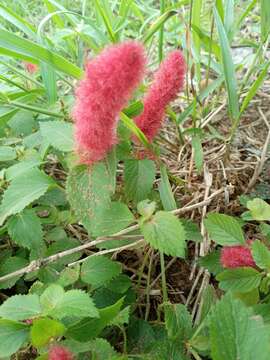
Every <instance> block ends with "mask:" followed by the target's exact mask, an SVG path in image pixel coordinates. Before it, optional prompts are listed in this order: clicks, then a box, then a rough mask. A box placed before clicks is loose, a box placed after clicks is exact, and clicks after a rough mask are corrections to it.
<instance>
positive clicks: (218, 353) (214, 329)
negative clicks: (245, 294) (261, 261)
mask: <svg viewBox="0 0 270 360" xmlns="http://www.w3.org/2000/svg"><path fill="white" fill-rule="evenodd" d="M209 320H210V321H209V323H210V341H211V354H212V358H213V359H215V360H235V359H238V360H253V359H260V360H267V359H268V358H269V351H270V333H269V327H268V326H265V325H264V323H263V321H262V318H261V317H259V316H254V314H253V312H252V310H251V308H248V307H246V306H245V305H244V304H243V303H242V302H241V301H240V300H237V299H234V298H233V296H232V294H230V293H229V294H227V295H226V296H224V297H223V298H222V300H221V301H219V302H218V303H217V304H216V305H215V306H214V308H213V311H212V314H211V316H210V318H209Z"/></svg>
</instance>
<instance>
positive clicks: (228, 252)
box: [220, 245, 256, 269]
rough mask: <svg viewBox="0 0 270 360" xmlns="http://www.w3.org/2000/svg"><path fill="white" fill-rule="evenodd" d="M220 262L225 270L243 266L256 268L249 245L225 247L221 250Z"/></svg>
mask: <svg viewBox="0 0 270 360" xmlns="http://www.w3.org/2000/svg"><path fill="white" fill-rule="evenodd" d="M220 262H221V265H222V266H223V267H224V268H229V269H233V268H237V267H242V266H250V267H256V263H255V261H254V260H253V257H252V253H251V250H250V248H249V247H248V245H247V246H228V247H224V248H223V249H222V250H221V256H220Z"/></svg>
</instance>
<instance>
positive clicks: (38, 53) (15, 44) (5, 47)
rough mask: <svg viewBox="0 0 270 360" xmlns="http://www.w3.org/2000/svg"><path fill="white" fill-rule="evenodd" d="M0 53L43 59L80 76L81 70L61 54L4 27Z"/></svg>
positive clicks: (16, 56) (0, 32)
mask: <svg viewBox="0 0 270 360" xmlns="http://www.w3.org/2000/svg"><path fill="white" fill-rule="evenodd" d="M0 53H2V54H3V55H7V56H12V57H14V58H19V59H22V60H26V61H30V62H33V63H38V62H39V61H44V62H45V63H47V64H49V65H51V66H52V67H53V68H54V69H55V70H58V71H60V72H64V73H65V74H67V75H69V76H72V77H75V78H77V79H79V78H80V77H81V76H82V70H81V69H80V68H78V67H77V66H76V65H73V64H72V63H71V62H69V61H68V60H66V59H65V58H64V57H63V56H60V55H58V54H56V53H55V52H52V51H50V50H48V49H46V48H45V47H43V46H41V45H38V44H36V43H34V42H32V41H30V40H27V39H25V38H22V37H20V36H17V35H15V34H13V33H11V32H9V31H7V30H4V29H0Z"/></svg>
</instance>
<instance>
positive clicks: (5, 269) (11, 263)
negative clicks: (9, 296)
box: [0, 256, 28, 289]
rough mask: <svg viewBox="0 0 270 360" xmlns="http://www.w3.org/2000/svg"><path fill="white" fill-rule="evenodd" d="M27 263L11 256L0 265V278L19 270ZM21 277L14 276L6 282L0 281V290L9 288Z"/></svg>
mask: <svg viewBox="0 0 270 360" xmlns="http://www.w3.org/2000/svg"><path fill="white" fill-rule="evenodd" d="M27 264H28V261H27V260H25V259H23V258H21V257H19V256H11V257H9V258H8V259H6V260H5V261H4V262H3V263H1V264H0V276H4V275H7V274H9V273H12V272H13V271H16V270H19V269H21V268H23V267H24V266H26V265H27ZM21 276H22V275H18V276H14V277H13V278H12V279H9V280H6V281H0V289H7V288H11V287H12V286H13V285H14V284H15V283H16V282H17V281H18V280H19V278H20V277H21Z"/></svg>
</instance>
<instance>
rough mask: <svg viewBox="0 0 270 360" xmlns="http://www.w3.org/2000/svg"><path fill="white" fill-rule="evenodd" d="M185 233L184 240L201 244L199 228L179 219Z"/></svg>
mask: <svg viewBox="0 0 270 360" xmlns="http://www.w3.org/2000/svg"><path fill="white" fill-rule="evenodd" d="M180 221H181V223H182V224H183V226H184V229H185V233H186V240H191V241H195V242H201V241H202V240H203V237H202V234H201V231H200V228H199V226H198V225H197V224H195V223H194V222H192V221H191V220H187V219H180Z"/></svg>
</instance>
